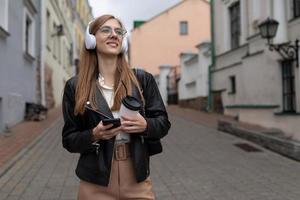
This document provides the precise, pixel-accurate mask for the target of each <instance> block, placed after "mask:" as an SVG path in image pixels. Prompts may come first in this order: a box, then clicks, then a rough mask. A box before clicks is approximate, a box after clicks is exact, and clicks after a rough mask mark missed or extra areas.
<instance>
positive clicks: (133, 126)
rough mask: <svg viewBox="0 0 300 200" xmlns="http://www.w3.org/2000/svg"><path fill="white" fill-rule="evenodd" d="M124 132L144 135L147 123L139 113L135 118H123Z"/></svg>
mask: <svg viewBox="0 0 300 200" xmlns="http://www.w3.org/2000/svg"><path fill="white" fill-rule="evenodd" d="M121 123H122V126H121V127H122V130H121V131H122V132H124V133H143V132H144V131H145V130H146V128H147V121H146V120H145V118H144V117H143V116H142V115H141V114H140V113H138V114H137V115H136V116H135V117H122V121H121Z"/></svg>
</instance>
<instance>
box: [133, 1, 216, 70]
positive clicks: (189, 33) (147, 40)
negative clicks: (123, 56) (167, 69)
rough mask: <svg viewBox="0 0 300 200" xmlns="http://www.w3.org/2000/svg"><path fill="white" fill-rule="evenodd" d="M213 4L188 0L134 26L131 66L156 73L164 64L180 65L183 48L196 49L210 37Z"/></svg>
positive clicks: (185, 49) (193, 50)
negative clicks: (197, 45) (196, 46)
mask: <svg viewBox="0 0 300 200" xmlns="http://www.w3.org/2000/svg"><path fill="white" fill-rule="evenodd" d="M209 8H210V7H209V3H208V2H207V1H205V0H184V1H181V2H179V3H178V4H176V5H174V6H173V7H171V8H169V9H167V10H165V11H164V12H162V13H160V14H158V15H156V16H155V17H153V18H151V19H150V20H148V21H146V22H143V23H142V24H140V25H139V26H138V27H137V28H135V29H133V31H132V33H131V41H130V52H129V53H130V56H129V57H130V64H131V66H133V67H140V68H143V69H145V70H147V71H148V72H150V73H152V74H154V75H158V74H159V73H160V71H159V69H160V66H164V65H170V66H178V65H179V63H180V59H179V54H180V53H181V52H185V51H192V52H196V51H197V49H196V48H195V45H196V44H198V43H199V42H200V41H204V40H209V39H210V20H209V17H210V12H209V10H210V9H209ZM200 19H201V20H200Z"/></svg>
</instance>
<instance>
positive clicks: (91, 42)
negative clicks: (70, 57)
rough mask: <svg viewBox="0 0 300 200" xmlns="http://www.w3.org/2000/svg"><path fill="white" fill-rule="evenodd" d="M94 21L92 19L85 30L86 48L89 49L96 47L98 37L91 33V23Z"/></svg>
mask: <svg viewBox="0 0 300 200" xmlns="http://www.w3.org/2000/svg"><path fill="white" fill-rule="evenodd" d="M92 22H93V21H90V22H89V23H88V25H87V27H86V31H85V39H84V42H85V48H87V49H95V48H96V37H95V36H94V35H93V34H91V33H90V24H91V23H92Z"/></svg>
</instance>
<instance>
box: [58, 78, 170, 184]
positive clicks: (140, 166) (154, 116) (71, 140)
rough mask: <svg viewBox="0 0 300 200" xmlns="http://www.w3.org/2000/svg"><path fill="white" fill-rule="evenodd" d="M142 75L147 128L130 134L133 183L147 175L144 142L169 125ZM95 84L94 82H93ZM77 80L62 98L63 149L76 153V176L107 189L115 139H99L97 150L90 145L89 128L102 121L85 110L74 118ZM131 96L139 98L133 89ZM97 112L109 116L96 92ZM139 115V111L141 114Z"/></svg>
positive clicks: (158, 135) (150, 80)
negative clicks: (77, 155)
mask: <svg viewBox="0 0 300 200" xmlns="http://www.w3.org/2000/svg"><path fill="white" fill-rule="evenodd" d="M142 74H143V76H144V77H143V80H144V83H143V95H144V98H145V116H144V117H145V119H146V121H147V129H146V131H145V132H144V133H141V134H131V142H130V155H131V158H132V161H133V167H134V171H135V176H136V180H137V182H141V181H144V180H145V179H146V178H147V177H148V176H149V174H150V170H149V155H148V151H147V145H146V144H145V142H146V141H147V139H160V138H162V137H164V136H165V135H166V134H167V133H168V130H169V128H170V126H171V124H170V122H169V120H168V115H167V112H166V109H165V106H164V103H163V101H162V98H161V96H160V93H159V90H158V87H157V85H156V83H155V80H154V78H153V76H152V75H151V74H149V73H147V72H144V73H142ZM95 81H96V80H95ZM76 82H77V77H73V78H71V79H69V80H68V81H67V83H66V85H65V89H64V95H63V103H62V107H63V116H64V122H65V123H64V127H63V130H62V143H63V147H64V148H66V149H67V150H68V151H69V152H72V153H80V158H79V161H78V164H77V168H76V175H77V176H78V177H79V178H80V179H82V180H85V181H88V182H91V183H95V184H99V185H103V186H107V185H108V183H109V177H110V171H111V162H112V157H113V148H114V141H115V138H112V139H110V140H100V141H99V142H98V144H99V148H98V149H97V151H96V146H95V145H94V144H93V143H92V129H93V128H94V127H95V126H96V125H97V124H98V123H99V122H100V120H102V118H101V116H100V115H98V114H97V113H96V112H93V111H91V110H88V109H86V110H85V112H84V114H83V115H77V116H75V115H74V107H75V88H76ZM132 95H133V96H135V97H136V98H138V99H141V98H140V96H139V95H138V93H137V90H136V89H135V90H134V91H133V94H132ZM96 99H97V109H98V110H100V111H102V112H103V113H105V114H107V115H109V116H111V117H113V115H112V113H111V111H110V109H109V107H108V105H107V103H106V101H105V99H104V97H103V96H102V94H101V92H100V91H99V90H97V91H96ZM141 114H142V115H144V114H143V112H141Z"/></svg>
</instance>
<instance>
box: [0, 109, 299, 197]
mask: <svg viewBox="0 0 300 200" xmlns="http://www.w3.org/2000/svg"><path fill="white" fill-rule="evenodd" d="M170 119H171V122H172V128H171V131H170V133H169V135H168V136H167V137H166V138H165V139H164V140H163V143H164V153H163V154H160V155H158V156H155V157H153V158H152V159H151V161H152V166H151V174H152V180H153V182H154V190H155V193H156V196H157V199H159V200H165V199H170V200H171V199H172V200H174V199H178V200H183V199H184V200H192V199H194V200H254V199H255V200H298V199H299V198H300V165H299V162H296V161H293V160H290V159H288V158H285V157H283V156H281V155H278V154H276V153H273V152H270V151H268V150H265V149H263V148H261V147H258V146H256V145H255V144H252V143H250V142H247V141H245V140H242V139H239V138H236V137H234V136H231V135H228V134H225V133H222V132H219V131H217V130H216V129H215V128H213V127H211V126H207V125H206V122H203V123H202V124H201V123H196V122H195V121H191V120H188V119H187V118H185V117H183V116H182V115H181V116H179V115H176V114H174V113H173V114H172V112H171V113H170ZM62 123H63V122H62V119H61V118H59V119H57V120H56V121H55V122H54V123H53V124H52V125H51V126H50V127H49V128H47V129H46V130H45V131H44V133H43V134H41V135H40V136H39V137H37V138H36V139H35V141H33V142H32V143H31V144H30V145H29V146H28V147H27V149H26V150H25V151H22V152H20V153H19V154H18V155H17V156H16V157H15V158H13V159H14V164H13V165H11V166H10V167H8V168H3V167H2V168H0V172H1V173H0V176H1V177H0V189H1V190H0V200H17V199H22V200H35V199H40V200H50V199H52V200H54V199H57V200H74V199H76V196H77V187H78V181H79V180H78V178H77V177H76V176H75V173H74V169H75V166H76V162H77V158H78V155H76V154H70V153H68V152H66V151H65V150H64V149H63V148H62V145H61V127H62ZM236 143H248V144H251V146H254V147H256V148H258V149H260V150H262V151H261V152H246V151H244V150H242V149H240V148H238V147H236V146H235V145H234V144H236Z"/></svg>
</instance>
